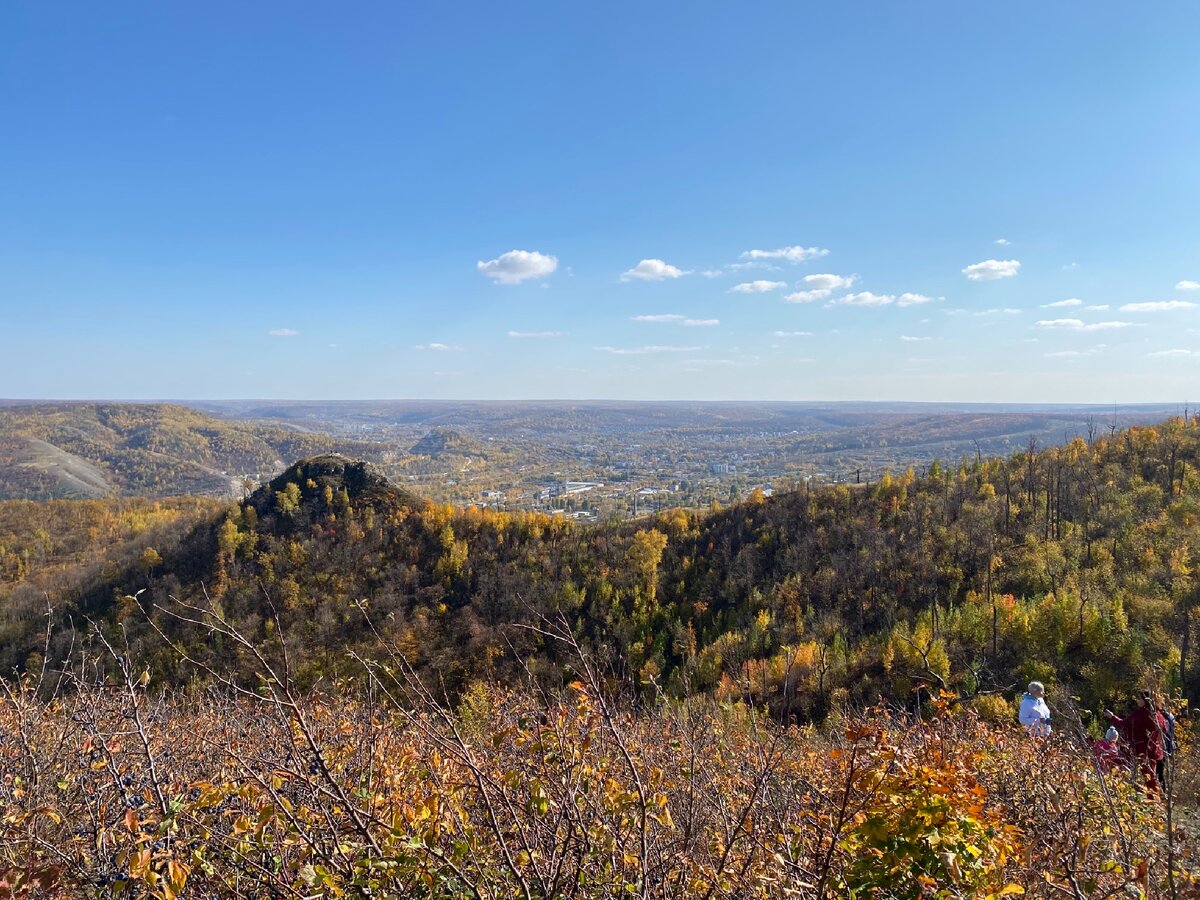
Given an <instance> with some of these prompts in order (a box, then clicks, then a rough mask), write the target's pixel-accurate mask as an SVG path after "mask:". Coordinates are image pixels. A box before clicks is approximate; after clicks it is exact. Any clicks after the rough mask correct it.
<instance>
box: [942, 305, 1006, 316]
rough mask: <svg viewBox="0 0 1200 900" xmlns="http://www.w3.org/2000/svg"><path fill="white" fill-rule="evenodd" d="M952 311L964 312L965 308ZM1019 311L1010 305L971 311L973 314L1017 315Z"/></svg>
mask: <svg viewBox="0 0 1200 900" xmlns="http://www.w3.org/2000/svg"><path fill="white" fill-rule="evenodd" d="M953 312H965V310H953ZM1020 314H1021V311H1020V310H1019V309H1013V308H1012V307H1008V306H1006V307H1003V308H1001V309H981V310H979V312H974V313H971V315H973V316H1019V315H1020Z"/></svg>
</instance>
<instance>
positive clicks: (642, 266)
mask: <svg viewBox="0 0 1200 900" xmlns="http://www.w3.org/2000/svg"><path fill="white" fill-rule="evenodd" d="M686 274H688V273H687V272H685V271H683V269H681V268H679V267H678V266H673V265H671V264H670V263H665V262H663V261H662V260H661V259H643V260H642V261H641V262H640V263H638V264H637V265H636V266H634V267H633V268H632V269H629V270H628V271H626V272H622V273H621V280H622V281H633V280H637V281H664V280H666V279H668V278H682V277H683V276H684V275H686Z"/></svg>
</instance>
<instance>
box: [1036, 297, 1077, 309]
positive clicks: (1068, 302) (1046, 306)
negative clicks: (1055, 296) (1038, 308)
mask: <svg viewBox="0 0 1200 900" xmlns="http://www.w3.org/2000/svg"><path fill="white" fill-rule="evenodd" d="M1057 306H1083V301H1082V300H1080V299H1079V298H1078V297H1072V298H1071V299H1070V300H1055V301H1054V302H1053V303H1043V304H1042V309H1054V308H1055V307H1057Z"/></svg>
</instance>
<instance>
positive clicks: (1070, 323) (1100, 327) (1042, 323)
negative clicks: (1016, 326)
mask: <svg viewBox="0 0 1200 900" xmlns="http://www.w3.org/2000/svg"><path fill="white" fill-rule="evenodd" d="M1034 324H1035V325H1036V326H1037V327H1038V328H1063V329H1067V330H1069V331H1112V330H1114V329H1117V328H1133V327H1134V325H1135V323H1133V322H1094V323H1092V324H1091V325H1087V324H1085V323H1084V322H1083V320H1082V319H1039V320H1038V321H1037V322H1035V323H1034Z"/></svg>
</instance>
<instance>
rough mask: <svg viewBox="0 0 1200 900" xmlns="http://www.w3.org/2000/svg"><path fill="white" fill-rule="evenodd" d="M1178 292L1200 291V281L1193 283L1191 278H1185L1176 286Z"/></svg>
mask: <svg viewBox="0 0 1200 900" xmlns="http://www.w3.org/2000/svg"><path fill="white" fill-rule="evenodd" d="M1175 290H1177V291H1200V281H1193V280H1192V279H1190V278H1185V279H1184V280H1183V281H1180V282H1179V283H1178V284H1176V285H1175Z"/></svg>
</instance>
